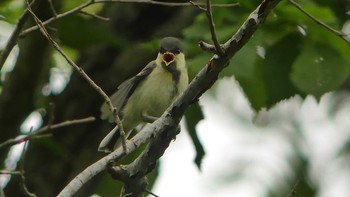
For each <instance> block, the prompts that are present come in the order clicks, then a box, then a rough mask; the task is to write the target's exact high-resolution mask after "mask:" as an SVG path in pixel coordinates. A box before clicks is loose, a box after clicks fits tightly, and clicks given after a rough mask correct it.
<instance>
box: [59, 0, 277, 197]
mask: <svg viewBox="0 0 350 197" xmlns="http://www.w3.org/2000/svg"><path fill="white" fill-rule="evenodd" d="M280 1H282V0H264V1H262V3H261V4H260V5H259V6H258V7H257V8H256V9H255V10H254V11H253V12H252V13H251V14H250V15H249V17H248V18H247V19H246V21H245V22H244V23H243V24H242V25H241V27H240V28H239V29H238V31H237V32H236V33H235V34H234V35H233V36H232V37H231V39H230V40H228V41H226V42H225V44H224V45H223V46H224V47H225V51H226V52H227V54H226V56H218V55H213V56H212V58H211V59H210V60H209V62H211V64H213V66H214V67H215V68H216V69H211V67H212V66H210V65H209V64H207V65H206V66H204V68H203V69H202V70H201V71H199V73H198V74H197V75H196V77H194V79H193V80H192V81H191V83H190V84H189V85H188V86H187V88H186V89H185V91H184V92H182V93H181V94H180V95H179V96H178V97H177V98H176V100H175V101H174V102H173V103H172V104H171V106H170V107H169V108H168V109H167V110H166V111H165V112H164V113H163V115H162V116H161V117H160V118H159V119H157V120H156V121H155V122H153V123H152V124H149V125H147V126H146V128H145V129H144V130H143V131H142V132H139V133H137V134H136V135H135V136H134V137H132V139H131V140H128V142H127V146H128V149H129V150H130V152H132V151H135V150H136V149H137V148H139V147H140V146H141V145H143V144H145V143H146V142H147V141H148V140H149V139H151V138H152V140H151V143H150V144H149V146H150V147H149V148H148V150H150V149H152V153H151V152H147V153H150V154H149V155H147V154H146V152H144V153H143V154H142V155H143V156H144V157H143V158H145V159H147V158H149V159H152V158H153V157H157V156H159V154H163V153H164V151H165V150H166V148H167V147H168V145H169V144H170V142H169V139H170V141H171V140H173V139H174V137H175V136H176V134H177V132H175V129H176V128H177V126H178V124H179V122H180V120H181V117H182V116H183V114H184V112H185V110H186V109H187V107H188V106H189V105H190V104H192V103H193V101H194V100H197V99H198V98H199V97H200V96H201V95H202V94H203V93H204V92H206V91H207V90H208V89H209V88H210V87H211V86H212V85H213V83H214V82H215V81H216V79H217V78H218V75H219V73H220V72H221V71H222V70H223V69H224V68H225V67H226V66H227V65H228V63H229V61H230V59H231V58H232V57H233V56H234V55H235V54H236V53H237V52H238V51H239V50H240V49H241V48H242V47H243V46H244V45H245V44H246V43H247V42H248V41H249V40H250V39H251V38H252V36H253V35H254V33H255V31H256V30H257V29H258V27H259V26H260V25H261V24H263V22H264V21H265V19H266V17H267V16H268V14H269V13H271V10H272V9H273V8H275V7H276V6H277V4H278V3H279V2H280ZM164 138H166V141H164ZM122 153H123V151H122V148H121V147H119V148H117V149H116V150H114V151H113V152H112V153H110V154H108V155H107V156H105V157H103V158H101V159H100V160H99V161H97V162H95V163H93V164H91V165H90V166H89V167H87V168H86V169H84V170H83V171H82V172H81V173H79V174H78V175H77V176H76V177H75V178H74V179H73V180H71V181H70V182H69V184H68V185H67V186H65V188H64V189H63V190H62V191H61V192H60V193H59V194H58V195H57V196H58V197H63V196H64V197H69V196H73V195H74V194H76V192H77V191H78V190H79V189H81V188H82V187H83V186H84V185H85V183H87V182H88V181H89V180H91V179H92V178H93V177H94V176H96V175H97V174H99V173H100V172H102V171H104V170H105V169H106V167H107V166H108V165H109V164H110V161H111V160H112V161H116V160H118V159H121V158H122V157H123V155H122ZM153 153H156V154H157V155H155V154H153ZM139 161H140V162H143V161H144V160H143V159H139ZM152 161H154V160H153V159H152ZM132 163H134V162H132ZM143 164H145V165H143ZM154 164H155V163H154V162H153V163H134V165H133V166H130V164H129V167H135V168H133V169H132V168H129V169H130V170H131V171H132V172H133V173H132V174H130V173H129V174H130V175H131V177H135V176H136V178H137V177H139V176H142V175H143V174H141V175H140V174H138V172H140V171H144V170H146V173H147V172H149V169H150V168H148V167H154ZM134 172H136V173H134Z"/></svg>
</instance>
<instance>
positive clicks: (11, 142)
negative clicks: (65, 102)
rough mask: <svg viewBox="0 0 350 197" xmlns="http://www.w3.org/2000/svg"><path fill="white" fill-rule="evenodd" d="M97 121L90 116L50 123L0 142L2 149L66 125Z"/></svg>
mask: <svg viewBox="0 0 350 197" xmlns="http://www.w3.org/2000/svg"><path fill="white" fill-rule="evenodd" d="M92 121H95V118H94V117H88V118H83V119H78V120H67V121H64V122H61V123H58V124H53V125H52V124H49V125H47V126H45V127H43V128H41V129H39V130H37V131H34V132H31V133H29V134H28V135H25V136H22V137H20V138H16V139H9V140H7V141H5V142H3V143H1V144H0V149H2V148H5V147H9V146H13V145H15V144H19V143H22V142H25V141H28V140H30V139H33V138H37V137H39V136H44V135H46V134H47V132H48V131H51V130H53V129H58V128H62V127H66V126H70V125H75V124H82V123H87V122H92Z"/></svg>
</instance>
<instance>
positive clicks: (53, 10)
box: [47, 0, 57, 17]
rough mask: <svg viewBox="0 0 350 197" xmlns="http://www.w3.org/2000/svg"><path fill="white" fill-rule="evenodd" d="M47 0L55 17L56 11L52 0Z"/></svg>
mask: <svg viewBox="0 0 350 197" xmlns="http://www.w3.org/2000/svg"><path fill="white" fill-rule="evenodd" d="M47 1H48V2H49V5H50V9H51V11H52V14H53V16H54V17H56V16H57V12H56V9H55V6H54V5H53V3H52V0H47Z"/></svg>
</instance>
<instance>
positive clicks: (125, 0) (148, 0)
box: [20, 0, 239, 37]
mask: <svg viewBox="0 0 350 197" xmlns="http://www.w3.org/2000/svg"><path fill="white" fill-rule="evenodd" d="M111 2H113V3H146V4H155V5H163V6H189V5H193V4H191V3H173V2H160V1H152V0H89V1H88V2H86V3H84V4H81V5H79V6H77V7H75V8H73V9H71V10H69V11H67V12H64V13H62V14H57V15H56V16H55V17H51V18H49V19H47V20H45V21H43V22H42V24H43V25H44V26H46V25H48V24H50V23H52V22H53V21H55V20H57V19H60V18H63V17H65V16H68V15H71V14H74V13H76V12H79V11H81V10H82V9H84V8H86V7H88V6H90V5H92V4H97V3H111ZM195 5H205V4H203V3H195ZM238 5H239V3H230V4H212V6H216V7H233V6H238ZM38 29H39V27H38V26H37V25H35V26H33V27H29V28H28V29H25V30H24V31H23V32H22V33H21V34H20V37H24V36H26V35H27V34H28V33H31V32H33V31H35V30H38Z"/></svg>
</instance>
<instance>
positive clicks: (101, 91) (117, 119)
mask: <svg viewBox="0 0 350 197" xmlns="http://www.w3.org/2000/svg"><path fill="white" fill-rule="evenodd" d="M92 2H94V1H92ZM27 4H28V6H29V2H28V0H27ZM28 10H29V12H30V13H31V14H32V16H33V18H34V20H35V22H36V23H37V25H38V26H39V29H40V31H41V33H42V34H43V35H44V36H45V37H46V38H47V39H48V41H50V43H51V44H52V46H53V48H54V49H56V50H57V51H58V52H59V53H60V54H61V55H62V56H63V57H64V59H65V60H66V61H67V62H68V63H69V64H70V65H71V66H72V67H73V68H74V69H75V70H76V71H78V73H79V74H80V75H81V76H82V77H83V78H84V79H85V80H86V81H87V82H88V83H89V84H90V85H91V86H92V87H93V88H94V89H95V90H96V91H97V93H99V94H100V95H101V96H102V97H103V98H104V100H105V101H106V103H107V105H108V106H109V109H110V110H111V112H112V114H113V116H114V118H115V123H117V125H118V127H119V132H120V137H121V138H122V146H123V150H124V152H125V153H126V154H127V152H128V150H127V148H126V137H125V132H124V129H123V124H122V122H121V120H120V118H119V115H118V113H117V109H116V107H114V106H113V104H112V102H111V100H110V98H109V97H108V95H107V94H106V93H105V92H104V91H103V90H102V89H101V88H100V86H98V85H97V84H96V83H95V82H94V81H93V80H92V79H91V78H90V77H89V76H88V75H87V74H86V72H85V71H84V70H83V69H82V68H81V67H80V66H78V65H76V64H75V62H74V61H73V60H72V59H70V58H69V57H68V55H67V54H66V53H65V52H64V51H63V50H62V49H61V48H60V46H59V45H58V44H57V43H56V42H55V41H54V40H53V39H52V37H51V36H50V34H49V32H47V30H46V28H45V26H44V25H43V23H42V22H41V20H40V19H39V18H38V17H37V16H36V15H35V13H34V12H33V11H32V10H31V8H30V7H28Z"/></svg>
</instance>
